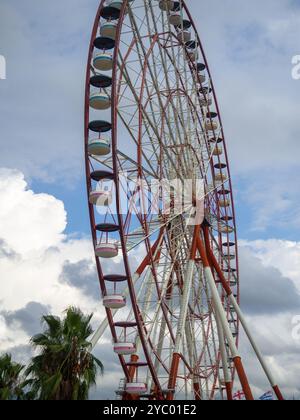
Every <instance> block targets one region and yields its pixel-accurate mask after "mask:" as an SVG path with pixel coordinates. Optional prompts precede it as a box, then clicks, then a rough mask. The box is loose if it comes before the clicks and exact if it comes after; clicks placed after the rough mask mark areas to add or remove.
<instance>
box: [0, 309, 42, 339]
mask: <svg viewBox="0 0 300 420" xmlns="http://www.w3.org/2000/svg"><path fill="white" fill-rule="evenodd" d="M49 311H50V307H49V306H45V305H42V304H41V303H38V302H29V303H28V304H27V305H26V306H25V308H22V309H18V310H17V311H10V312H4V311H3V312H2V313H1V314H2V315H3V317H4V318H5V321H6V323H7V325H8V326H9V327H10V328H12V329H13V328H16V326H21V328H22V329H23V330H24V331H25V332H26V333H27V334H28V335H29V336H32V335H34V334H37V333H39V332H40V331H41V317H42V316H43V315H46V314H48V313H49Z"/></svg>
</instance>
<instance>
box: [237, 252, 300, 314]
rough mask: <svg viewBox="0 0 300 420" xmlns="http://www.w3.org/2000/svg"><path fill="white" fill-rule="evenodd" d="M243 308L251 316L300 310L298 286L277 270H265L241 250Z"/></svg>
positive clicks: (268, 268) (251, 254)
mask: <svg viewBox="0 0 300 420" xmlns="http://www.w3.org/2000/svg"><path fill="white" fill-rule="evenodd" d="M240 267H241V306H242V308H243V310H244V311H245V312H246V313H248V314H251V315H259V314H261V315H263V314H264V315H266V314H268V315H272V314H279V313H281V312H291V311H295V310H300V294H299V291H298V290H297V288H296V286H295V284H294V283H293V281H292V280H291V279H289V278H288V277H284V276H283V275H282V274H281V273H280V271H279V270H278V269H276V268H274V267H270V266H269V267H266V266H264V265H263V264H262V262H261V260H260V259H259V258H257V257H255V256H254V255H253V253H251V251H250V250H249V249H247V248H244V247H241V248H240Z"/></svg>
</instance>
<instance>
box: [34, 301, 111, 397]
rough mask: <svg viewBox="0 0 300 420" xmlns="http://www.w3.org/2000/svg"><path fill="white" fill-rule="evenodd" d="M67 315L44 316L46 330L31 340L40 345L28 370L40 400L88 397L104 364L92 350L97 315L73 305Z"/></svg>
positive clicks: (35, 393) (37, 345) (36, 345)
mask: <svg viewBox="0 0 300 420" xmlns="http://www.w3.org/2000/svg"><path fill="white" fill-rule="evenodd" d="M65 314H66V315H65V317H64V318H63V319H60V318H59V317H55V316H51V315H50V316H43V318H42V320H43V322H44V324H45V330H44V332H43V333H42V334H37V335H35V336H34V337H33V338H32V339H31V342H32V344H33V345H34V346H35V347H36V348H37V349H39V351H40V352H39V355H38V356H36V357H34V358H33V359H32V361H31V363H30V365H29V367H28V368H27V370H26V374H27V375H29V377H30V381H29V383H30V386H31V392H32V395H36V399H40V400H86V399H88V395H89V390H90V388H91V386H93V385H95V384H96V378H97V373H98V371H99V370H100V373H103V365H102V363H101V362H100V360H98V359H97V358H96V357H94V356H93V355H92V354H91V353H90V349H91V344H90V342H89V341H88V338H89V337H90V335H91V334H92V332H93V330H92V327H91V325H90V321H91V319H92V316H93V315H87V316H86V315H84V314H83V313H82V312H81V310H80V309H78V308H73V307H72V308H69V309H67V310H66V312H65Z"/></svg>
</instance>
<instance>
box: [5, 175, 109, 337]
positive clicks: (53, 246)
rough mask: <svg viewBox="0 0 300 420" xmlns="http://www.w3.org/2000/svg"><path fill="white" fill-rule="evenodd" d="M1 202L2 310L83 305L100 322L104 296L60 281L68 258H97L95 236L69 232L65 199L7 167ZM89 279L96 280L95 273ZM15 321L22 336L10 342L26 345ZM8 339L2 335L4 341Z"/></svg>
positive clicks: (19, 330)
mask: <svg viewBox="0 0 300 420" xmlns="http://www.w3.org/2000/svg"><path fill="white" fill-rule="evenodd" d="M0 201H1V210H0V220H1V225H0V239H1V242H0V243H1V249H2V252H1V253H0V276H1V313H2V314H3V313H4V312H5V313H8V312H15V311H21V310H22V309H23V308H26V306H27V305H28V304H29V303H30V302H37V303H38V304H41V305H44V306H46V307H48V306H49V307H50V308H49V310H51V312H53V313H60V312H61V311H63V310H64V309H65V308H66V306H69V305H80V306H81V307H82V309H83V310H84V311H87V312H97V313H96V319H98V320H99V316H100V314H101V311H102V307H101V305H100V304H99V295H96V296H94V297H92V296H89V297H87V296H86V295H85V294H84V293H83V292H82V291H81V290H80V289H78V288H75V287H72V286H71V285H68V284H66V283H62V282H60V280H59V278H60V275H61V272H62V270H63V266H64V264H65V262H66V261H70V262H71V263H76V262H78V261H80V260H82V259H85V260H88V261H93V251H92V244H91V240H89V239H84V238H83V239H74V238H71V239H70V238H68V237H67V236H66V235H65V234H64V229H65V227H66V212H65V210H64V205H63V203H62V202H61V201H59V200H57V199H56V198H55V197H53V196H49V195H47V194H35V193H34V192H33V191H30V190H28V188H27V184H26V182H25V180H24V177H23V175H22V174H21V173H20V172H18V171H14V170H5V169H1V170H0ZM90 281H95V282H96V281H97V279H96V276H95V277H94V278H91V279H90ZM21 314H22V312H21ZM19 315H20V312H19ZM2 324H3V323H1V325H2ZM13 325H14V327H15V329H16V330H17V331H15V332H16V337H17V340H14V339H13V337H14V334H12V335H11V336H9V337H10V338H9V340H11V339H12V340H13V341H12V342H11V345H21V344H25V343H26V341H28V337H27V335H26V334H24V331H22V328H21V326H20V323H13ZM4 327H5V326H3V328H4ZM1 328H2V327H1ZM13 329H14V328H11V330H13ZM3 337H5V335H3V334H1V338H0V342H2V340H3ZM20 337H21V342H20V341H19V338H20ZM24 340H25V341H24ZM4 343H6V344H7V342H6V339H4ZM2 344H3V343H2Z"/></svg>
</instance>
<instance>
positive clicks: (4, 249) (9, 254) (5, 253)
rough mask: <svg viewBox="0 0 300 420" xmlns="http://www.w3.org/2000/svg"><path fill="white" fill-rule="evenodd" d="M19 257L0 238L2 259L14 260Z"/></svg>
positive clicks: (0, 255)
mask: <svg viewBox="0 0 300 420" xmlns="http://www.w3.org/2000/svg"><path fill="white" fill-rule="evenodd" d="M17 257H18V254H17V253H16V252H15V251H13V250H12V249H10V248H9V246H8V245H7V243H6V242H5V241H4V240H3V239H1V238H0V259H1V258H8V259H10V260H14V259H16V258H17Z"/></svg>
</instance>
